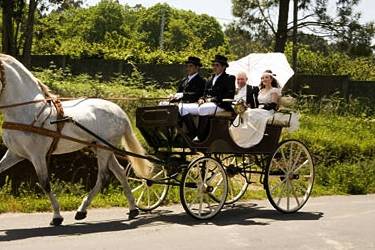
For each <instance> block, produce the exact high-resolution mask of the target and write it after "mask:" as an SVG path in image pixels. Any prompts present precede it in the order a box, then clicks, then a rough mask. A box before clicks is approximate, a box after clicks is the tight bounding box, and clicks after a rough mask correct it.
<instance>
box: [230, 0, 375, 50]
mask: <svg viewBox="0 0 375 250" xmlns="http://www.w3.org/2000/svg"><path fill="white" fill-rule="evenodd" d="M296 1H297V0H296ZM290 2H291V0H272V1H265V0H232V3H233V14H234V16H236V17H239V19H240V21H239V22H238V23H237V26H238V27H239V28H241V29H244V30H247V31H248V32H251V33H257V30H264V29H265V28H266V29H267V30H268V31H269V32H270V33H271V34H272V35H273V36H274V40H275V43H274V51H276V52H283V51H284V48H285V44H286V41H287V38H288V37H290V34H291V31H292V29H293V23H292V22H290V20H289V19H290V18H289V5H290ZM358 2H359V0H337V1H336V8H337V12H336V15H335V16H329V15H328V14H327V8H328V0H298V10H299V13H300V16H299V19H298V22H297V28H298V29H299V30H303V31H304V32H309V33H312V34H314V35H318V36H321V37H326V38H329V39H336V40H340V38H345V39H346V38H347V37H350V36H351V35H352V36H353V35H355V37H356V38H355V39H360V34H361V35H364V32H363V31H364V30H367V31H371V32H370V33H368V34H367V36H366V37H369V38H371V37H373V35H374V34H375V33H374V32H373V31H372V30H371V28H370V29H369V28H368V27H367V26H366V25H364V26H363V25H359V21H358V20H359V18H360V14H358V13H355V12H354V11H353V8H354V7H355V6H356V5H357V4H358ZM277 10H278V11H277ZM276 13H277V14H278V20H277V25H275V18H273V17H274V16H275V14H276ZM301 14H302V15H301ZM367 25H369V26H371V27H373V24H371V23H370V24H367ZM348 27H351V28H352V29H350V28H348ZM366 27H367V28H366ZM355 39H354V40H355ZM370 40H371V39H370Z"/></svg>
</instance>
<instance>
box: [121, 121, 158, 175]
mask: <svg viewBox="0 0 375 250" xmlns="http://www.w3.org/2000/svg"><path fill="white" fill-rule="evenodd" d="M122 146H123V147H124V148H125V150H126V151H129V152H132V153H136V154H140V155H145V154H146V150H145V149H144V148H143V147H142V145H141V143H140V142H139V141H138V139H137V138H136V137H135V135H134V133H133V130H132V128H131V125H130V123H128V126H127V129H126V130H125V133H124V136H123V138H122ZM128 159H129V160H130V163H131V164H132V167H133V169H134V171H135V173H136V175H137V176H139V177H145V178H147V177H149V176H150V175H151V173H152V170H153V165H152V163H151V162H150V161H148V160H146V159H142V158H138V157H132V156H128Z"/></svg>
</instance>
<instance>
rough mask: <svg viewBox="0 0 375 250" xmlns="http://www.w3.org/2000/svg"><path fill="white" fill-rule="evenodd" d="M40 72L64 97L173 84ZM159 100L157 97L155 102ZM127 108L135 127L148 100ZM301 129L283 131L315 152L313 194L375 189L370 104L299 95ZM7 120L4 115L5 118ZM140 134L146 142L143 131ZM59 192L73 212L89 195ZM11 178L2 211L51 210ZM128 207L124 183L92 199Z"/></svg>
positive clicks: (59, 187) (0, 195) (257, 190)
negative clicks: (138, 109)
mask: <svg viewBox="0 0 375 250" xmlns="http://www.w3.org/2000/svg"><path fill="white" fill-rule="evenodd" d="M36 75H37V76H38V77H39V78H40V79H41V80H42V81H43V82H44V83H46V84H47V85H48V86H49V87H50V88H51V89H52V90H53V92H55V93H57V94H59V95H61V96H74V97H78V96H90V97H94V96H95V97H147V98H157V97H165V96H168V95H169V94H170V93H172V92H173V89H172V88H164V89H162V88H157V87H156V85H155V83H154V82H152V81H148V80H146V79H144V78H143V76H142V75H140V74H139V73H137V72H135V73H133V75H132V76H131V77H118V78H115V79H114V80H112V81H111V82H103V81H102V79H101V77H100V76H97V77H96V78H91V77H89V76H87V75H80V76H72V75H71V74H70V73H69V72H62V71H59V70H45V71H43V72H38V73H36ZM154 102H155V101H154ZM117 103H118V104H119V105H120V106H121V107H122V108H123V109H124V110H126V111H127V112H128V114H129V115H130V118H131V120H132V122H133V127H135V124H134V122H135V119H134V111H135V109H136V107H138V106H140V105H147V104H146V103H144V102H143V101H138V102H134V101H119V102H117ZM299 109H300V112H301V119H300V121H301V127H300V129H299V130H298V131H296V132H294V133H287V132H284V133H283V135H282V136H283V139H288V138H293V139H297V140H300V141H302V142H304V143H305V144H306V145H307V146H308V148H309V150H310V152H311V153H312V155H313V158H314V161H315V165H316V171H317V174H316V180H315V184H314V189H313V193H312V195H313V196H320V195H333V194H366V193H374V192H375V137H374V134H375V119H374V118H375V116H374V109H373V108H371V106H366V105H363V104H361V103H360V102H358V101H356V100H351V101H350V102H349V103H348V104H346V103H342V101H341V100H340V99H337V98H334V99H332V100H331V101H329V100H328V101H327V100H324V102H315V101H311V102H309V101H308V100H306V99H303V98H300V103H299ZM1 120H2V118H1V116H0V122H1ZM135 132H136V134H137V137H138V138H139V139H140V140H141V142H142V143H143V144H144V145H145V146H147V145H146V143H145V141H144V139H143V138H142V136H141V135H140V133H139V131H138V130H136V131H135ZM52 183H53V190H54V191H55V192H56V194H57V196H58V199H59V202H60V205H61V209H62V210H74V209H77V208H78V206H79V205H80V203H81V201H82V199H83V197H84V196H85V195H86V194H87V191H85V189H86V187H84V186H83V185H81V184H72V183H66V182H63V181H61V180H57V179H55V180H54V181H53V182H52ZM11 189H12V188H11V180H9V181H7V184H6V185H5V186H4V187H2V188H1V189H0V213H3V212H41V211H51V207H50V203H49V200H48V199H47V197H46V196H44V195H41V194H40V193H39V194H38V193H37V194H35V192H33V191H31V190H34V189H35V187H29V186H27V185H26V184H25V185H22V186H21V187H20V188H19V190H18V191H19V194H17V195H14V194H13V193H14V192H12V190H11ZM264 198H266V194H265V191H264V190H263V187H262V185H261V184H259V183H255V184H251V186H250V190H248V191H247V192H246V194H245V195H244V197H243V200H249V199H251V200H252V199H264ZM179 201H180V198H179V190H178V188H176V187H172V188H171V189H170V191H169V194H168V196H167V200H166V204H171V203H179ZM112 206H119V207H125V206H127V201H126V199H125V197H124V195H123V192H122V188H121V186H120V185H119V184H118V183H117V182H114V183H111V184H110V185H109V187H108V188H106V189H105V190H104V191H103V192H102V193H100V194H99V195H98V196H97V197H96V198H95V199H94V201H93V203H92V205H91V207H112Z"/></svg>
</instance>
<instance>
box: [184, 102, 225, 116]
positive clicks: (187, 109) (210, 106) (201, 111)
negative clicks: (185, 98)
mask: <svg viewBox="0 0 375 250" xmlns="http://www.w3.org/2000/svg"><path fill="white" fill-rule="evenodd" d="M178 110H179V112H180V115H181V116H185V115H187V114H191V115H199V116H204V115H213V114H215V113H218V112H223V111H225V110H224V109H222V108H220V107H218V106H217V105H216V103H213V102H206V103H203V104H202V105H200V106H199V105H198V103H180V104H179V105H178Z"/></svg>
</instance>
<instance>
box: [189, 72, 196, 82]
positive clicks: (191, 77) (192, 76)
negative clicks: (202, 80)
mask: <svg viewBox="0 0 375 250" xmlns="http://www.w3.org/2000/svg"><path fill="white" fill-rule="evenodd" d="M196 75H198V72H197V73H195V74H193V75H191V76H188V82H190V81H191V79H193V78H194V77H195V76H196Z"/></svg>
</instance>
